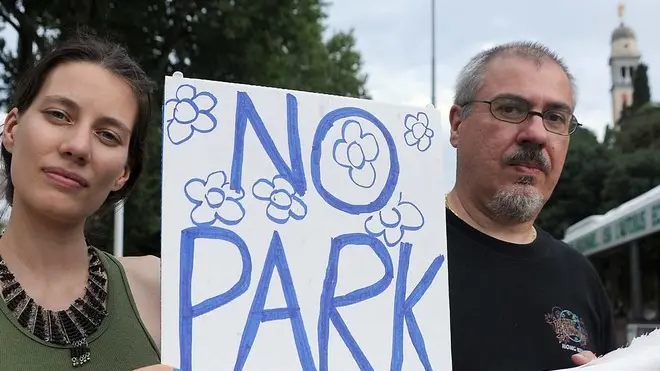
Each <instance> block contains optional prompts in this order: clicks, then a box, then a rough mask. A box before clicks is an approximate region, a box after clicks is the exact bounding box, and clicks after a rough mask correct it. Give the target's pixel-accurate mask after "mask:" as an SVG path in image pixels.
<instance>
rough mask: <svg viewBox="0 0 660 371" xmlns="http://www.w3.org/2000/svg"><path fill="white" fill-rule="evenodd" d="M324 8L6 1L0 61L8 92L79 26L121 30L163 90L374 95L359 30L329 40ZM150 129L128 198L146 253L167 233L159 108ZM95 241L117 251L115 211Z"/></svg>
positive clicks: (131, 246)
mask: <svg viewBox="0 0 660 371" xmlns="http://www.w3.org/2000/svg"><path fill="white" fill-rule="evenodd" d="M324 9H325V5H324V4H323V3H322V2H321V1H320V0H280V1H240V2H239V1H230V0H177V1H167V2H160V3H158V4H156V3H154V2H153V1H151V0H132V1H122V2H119V1H118V0H72V1H67V2H64V1H52V2H51V1H15V2H9V1H6V2H4V1H3V2H2V3H1V4H0V28H1V27H11V28H13V29H14V30H15V31H16V32H17V34H18V48H17V49H16V50H15V51H14V50H11V49H8V48H6V45H5V44H4V41H2V43H1V44H0V46H2V47H3V51H2V53H0V63H1V64H2V67H3V69H4V73H3V80H4V82H5V87H6V90H7V93H8V94H9V93H11V91H12V89H13V86H14V83H15V81H16V78H17V76H19V75H20V73H21V72H22V71H24V70H25V68H27V66H29V65H30V64H31V63H32V62H33V61H34V60H35V59H37V58H39V57H40V55H41V54H42V53H43V52H44V51H45V50H46V48H47V47H48V46H49V45H51V44H52V43H53V42H55V41H57V40H59V39H61V38H62V37H65V36H67V35H68V34H69V32H72V31H73V30H75V29H76V27H77V26H80V25H88V26H91V27H93V28H94V29H95V30H96V31H97V32H98V33H100V34H106V33H110V34H114V35H115V36H116V37H115V38H116V40H117V41H119V42H121V43H123V44H124V45H126V47H127V49H128V50H129V52H130V53H131V54H132V55H133V56H134V57H135V58H136V59H137V60H138V61H139V63H140V64H141V65H142V66H143V68H145V70H146V71H147V72H148V73H149V75H150V76H151V77H152V78H153V79H154V80H155V81H156V82H157V83H158V84H159V88H158V91H157V92H156V96H157V97H162V95H163V83H164V77H165V76H166V75H170V74H172V73H173V72H174V71H181V72H182V73H183V74H184V75H185V76H189V77H197V78H205V79H211V80H220V81H227V82H238V83H246V84H253V85H266V86H274V87H280V88H289V89H297V90H306V91H314V92H321V93H329V94H336V95H346V96H352V97H367V92H366V90H365V83H366V78H367V77H366V76H365V75H364V74H362V73H361V72H360V70H361V68H362V59H361V56H360V54H359V53H358V52H357V51H356V50H355V39H354V37H353V35H352V33H350V32H349V33H338V34H335V35H333V36H332V37H330V39H329V40H327V41H324V40H323V31H324V27H323V22H324V20H325V17H326V15H325V14H324ZM156 106H158V107H155V108H154V114H155V117H156V118H155V119H154V122H153V125H152V126H151V127H150V130H149V136H150V137H149V142H148V156H149V159H150V161H149V162H148V163H147V166H146V168H145V172H144V174H143V178H142V179H141V180H140V182H138V186H137V187H136V188H135V190H134V191H133V193H132V195H131V197H130V198H129V199H128V202H127V204H126V214H125V228H126V229H125V237H126V238H125V240H126V253H127V254H135V253H138V251H137V250H138V249H139V247H138V246H149V241H151V239H152V238H154V236H156V235H158V234H159V233H160V209H161V195H160V190H161V177H160V171H161V164H160V160H159V159H160V158H161V112H160V105H156ZM90 225H91V226H92V229H93V231H95V232H96V233H94V234H93V237H96V238H94V239H93V240H94V242H95V243H96V244H97V245H98V246H99V247H102V248H109V247H110V246H111V241H112V233H111V230H112V213H107V214H106V215H99V216H96V217H95V218H93V219H92V220H90Z"/></svg>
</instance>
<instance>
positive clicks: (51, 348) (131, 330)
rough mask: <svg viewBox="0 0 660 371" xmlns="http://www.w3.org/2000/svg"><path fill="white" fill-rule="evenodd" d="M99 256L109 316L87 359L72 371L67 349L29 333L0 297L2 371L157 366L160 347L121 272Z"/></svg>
mask: <svg viewBox="0 0 660 371" xmlns="http://www.w3.org/2000/svg"><path fill="white" fill-rule="evenodd" d="M97 252H98V255H99V257H100V258H101V261H102V262H103V264H104V266H105V268H106V271H107V274H108V299H107V311H108V315H107V317H106V318H105V319H104V320H103V323H102V324H101V327H100V328H99V329H98V330H97V331H96V332H95V333H94V334H92V336H90V338H89V339H88V340H87V341H88V343H89V348H90V349H91V357H90V361H89V362H87V363H86V364H84V365H82V366H79V367H76V368H74V367H73V366H72V364H71V353H70V350H69V348H67V347H64V346H58V345H53V344H49V343H46V342H44V341H42V340H41V339H39V338H37V337H36V336H34V335H32V334H31V333H30V332H28V331H27V330H25V329H24V328H23V327H22V326H21V325H20V324H19V323H18V321H17V320H16V318H15V317H14V315H13V314H12V313H11V312H10V311H9V309H8V308H7V304H6V303H5V301H4V300H2V299H0V312H1V314H0V370H2V371H4V370H11V371H36V370H48V371H60V370H67V371H72V370H80V371H86V370H89V371H132V370H135V369H137V368H140V367H144V366H149V365H154V364H159V363H160V353H159V351H158V348H157V346H156V344H155V342H154V341H153V339H152V338H151V336H150V335H149V333H148V332H147V329H146V327H145V326H144V323H143V322H142V320H141V319H140V317H139V315H138V311H137V307H136V306H135V302H134V301H133V296H132V294H131V291H130V288H129V286H128V280H127V279H126V273H125V272H124V268H123V267H122V266H121V264H120V263H119V261H118V260H117V259H116V258H115V257H114V256H112V255H110V254H107V253H105V252H103V251H100V250H97Z"/></svg>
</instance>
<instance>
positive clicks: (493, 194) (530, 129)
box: [450, 56, 573, 222]
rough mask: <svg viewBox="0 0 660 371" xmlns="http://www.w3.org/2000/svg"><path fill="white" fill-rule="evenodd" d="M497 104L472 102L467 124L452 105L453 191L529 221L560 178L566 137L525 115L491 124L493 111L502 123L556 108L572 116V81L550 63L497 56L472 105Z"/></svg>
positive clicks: (494, 120)
mask: <svg viewBox="0 0 660 371" xmlns="http://www.w3.org/2000/svg"><path fill="white" fill-rule="evenodd" d="M497 98H500V99H497ZM496 99H497V101H498V102H501V103H500V104H488V103H482V102H476V103H472V104H471V113H470V114H469V116H468V117H466V118H465V119H464V120H461V118H460V107H457V106H454V107H452V110H451V114H450V120H451V139H450V141H451V143H452V145H453V146H454V147H456V149H457V158H458V165H457V170H458V174H457V181H458V186H459V187H468V188H470V189H471V190H472V191H473V193H474V194H475V195H477V196H476V197H480V198H481V200H480V203H482V204H484V205H487V207H488V209H489V211H490V213H492V214H494V216H495V217H499V218H504V219H508V220H511V221H516V222H524V221H530V220H533V219H534V218H535V217H536V215H537V214H538V212H540V210H541V208H542V207H543V204H544V203H545V201H546V200H547V199H548V198H549V197H550V195H551V194H552V191H553V190H554V187H555V186H556V184H557V181H558V180H559V177H560V175H561V171H562V168H563V166H564V161H565V159H566V153H567V150H568V144H569V137H568V136H562V135H558V134H555V133H551V132H549V131H547V130H546V128H545V126H544V123H543V119H542V118H541V117H539V116H536V115H531V114H530V115H529V116H528V117H527V119H525V120H524V121H522V122H521V123H519V124H514V123H509V122H505V121H502V120H500V119H497V118H495V117H494V116H493V114H492V113H491V109H492V110H494V111H496V113H498V114H499V115H500V117H502V116H505V115H507V114H516V112H518V111H520V112H522V110H524V109H528V110H529V111H536V112H541V113H543V112H547V111H549V110H558V111H557V112H567V115H568V116H570V115H571V112H572V110H573V95H572V91H571V86H570V82H569V80H568V77H567V76H566V74H565V73H564V72H563V70H562V69H561V67H560V66H558V65H557V64H556V63H554V62H553V61H551V60H549V59H548V60H543V63H541V64H538V63H537V62H536V61H533V60H529V59H524V58H520V57H515V56H503V57H497V58H495V59H494V60H493V61H491V62H490V63H489V65H488V70H487V73H486V75H485V78H484V81H483V86H482V88H481V90H480V91H479V92H478V94H477V96H476V99H475V100H477V101H489V102H492V101H493V100H496ZM521 103H522V104H521ZM525 103H526V104H527V106H525ZM562 110H563V111H562ZM518 113H519V112H518ZM553 117H556V116H552V115H550V118H553ZM552 125H553V120H549V121H546V126H548V127H550V128H551V129H552V128H553V127H552Z"/></svg>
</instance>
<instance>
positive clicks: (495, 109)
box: [490, 98, 529, 123]
mask: <svg viewBox="0 0 660 371" xmlns="http://www.w3.org/2000/svg"><path fill="white" fill-rule="evenodd" d="M490 109H491V112H492V113H493V116H495V118H496V119H499V120H502V121H508V122H513V123H519V122H521V121H523V120H524V119H525V117H527V112H529V105H528V104H527V102H525V101H524V100H520V99H515V98H496V99H495V100H493V102H492V103H491V105H490Z"/></svg>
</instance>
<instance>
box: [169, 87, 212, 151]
mask: <svg viewBox="0 0 660 371" xmlns="http://www.w3.org/2000/svg"><path fill="white" fill-rule="evenodd" d="M216 104H218V99H217V98H216V97H215V96H213V94H211V93H209V92H207V91H202V92H199V93H198V92H197V88H195V87H194V86H192V85H188V84H183V85H181V86H179V88H178V89H177V90H176V98H171V99H168V100H167V101H166V102H165V112H164V116H165V117H164V119H165V120H166V122H167V128H166V130H167V137H168V138H169V139H170V141H171V142H172V143H174V144H176V145H179V144H182V143H184V142H186V141H187V140H188V139H190V138H192V136H193V134H194V133H195V132H196V131H197V132H200V133H209V132H211V131H213V129H215V127H216V126H218V120H217V119H216V118H215V116H213V114H212V113H211V110H212V109H213V108H214V107H215V106H216Z"/></svg>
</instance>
